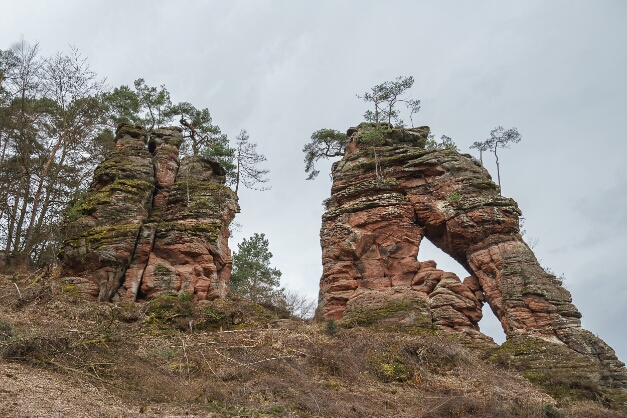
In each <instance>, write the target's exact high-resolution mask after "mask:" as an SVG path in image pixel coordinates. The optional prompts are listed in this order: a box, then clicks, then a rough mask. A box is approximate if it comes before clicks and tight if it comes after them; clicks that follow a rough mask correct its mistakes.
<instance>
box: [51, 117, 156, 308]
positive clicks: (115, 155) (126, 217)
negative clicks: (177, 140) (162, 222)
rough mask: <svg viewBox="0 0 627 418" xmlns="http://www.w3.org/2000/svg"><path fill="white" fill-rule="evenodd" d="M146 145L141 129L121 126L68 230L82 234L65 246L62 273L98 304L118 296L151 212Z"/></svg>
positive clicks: (151, 185)
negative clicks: (143, 226) (71, 278)
mask: <svg viewBox="0 0 627 418" xmlns="http://www.w3.org/2000/svg"><path fill="white" fill-rule="evenodd" d="M145 141H146V131H145V130H144V129H143V128H142V127H140V126H134V125H130V124H120V125H119V126H118V129H117V131H116V145H115V148H114V149H113V151H111V152H110V153H109V155H108V156H107V158H106V159H105V161H103V162H102V163H101V164H100V165H99V166H98V167H97V168H96V170H95V172H94V180H93V182H92V185H91V187H90V189H89V190H88V191H87V193H86V195H85V197H84V198H83V200H82V201H81V202H79V203H78V204H77V207H76V208H75V209H76V212H77V213H79V214H80V215H79V216H78V217H77V219H70V220H68V228H69V229H70V230H74V231H78V232H77V235H76V236H74V237H71V238H69V239H67V240H66V241H65V242H64V243H63V247H62V251H61V254H60V258H61V261H62V267H63V270H64V274H65V275H66V276H74V277H75V279H74V280H73V281H72V285H76V286H78V287H79V288H80V289H81V291H83V293H85V294H86V295H88V296H89V297H91V298H93V299H96V300H100V301H108V300H109V299H110V298H111V297H112V296H113V295H114V294H115V292H116V291H117V289H118V287H119V286H120V283H121V280H122V279H123V277H124V274H125V271H126V269H127V267H128V266H129V264H130V262H131V258H132V255H133V251H134V248H135V243H136V241H137V237H138V234H139V230H140V228H141V225H142V223H143V222H144V220H145V219H146V218H147V217H148V215H149V213H150V209H151V202H150V197H151V196H152V192H153V189H154V176H153V168H152V158H151V156H150V153H149V152H148V150H147V149H146V144H145Z"/></svg>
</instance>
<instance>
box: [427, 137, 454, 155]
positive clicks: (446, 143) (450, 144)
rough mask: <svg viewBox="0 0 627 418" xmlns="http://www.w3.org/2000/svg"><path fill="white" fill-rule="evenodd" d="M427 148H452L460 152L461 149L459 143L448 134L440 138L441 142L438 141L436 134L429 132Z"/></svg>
mask: <svg viewBox="0 0 627 418" xmlns="http://www.w3.org/2000/svg"><path fill="white" fill-rule="evenodd" d="M425 149H428V150H436V149H450V150H453V151H458V152H459V149H458V148H457V145H456V144H455V142H454V141H453V140H452V139H451V137H450V136H446V135H442V137H441V138H440V142H437V141H436V140H435V138H434V136H433V135H432V134H429V136H428V137H427V144H426V146H425Z"/></svg>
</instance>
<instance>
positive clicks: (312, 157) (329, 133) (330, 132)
mask: <svg viewBox="0 0 627 418" xmlns="http://www.w3.org/2000/svg"><path fill="white" fill-rule="evenodd" d="M346 145H348V137H347V136H346V134H344V133H342V132H339V131H336V130H335V129H319V130H317V131H316V132H314V133H313V134H311V142H310V143H308V144H307V145H305V146H304V147H303V152H304V153H305V172H306V173H309V176H308V177H307V180H313V179H315V178H316V177H317V176H318V174H320V171H319V170H316V168H315V166H314V165H315V163H316V161H318V160H320V159H322V158H332V157H341V156H343V155H344V152H345V148H346Z"/></svg>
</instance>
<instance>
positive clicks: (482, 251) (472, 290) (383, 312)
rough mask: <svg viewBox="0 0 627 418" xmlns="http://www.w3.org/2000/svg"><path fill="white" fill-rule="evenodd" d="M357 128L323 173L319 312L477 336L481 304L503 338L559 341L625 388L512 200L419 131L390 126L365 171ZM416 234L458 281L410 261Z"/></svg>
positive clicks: (368, 152) (462, 157)
mask: <svg viewBox="0 0 627 418" xmlns="http://www.w3.org/2000/svg"><path fill="white" fill-rule="evenodd" d="M364 129H368V128H367V126H365V125H363V126H360V127H359V128H351V129H350V130H349V131H348V135H349V136H350V138H351V142H350V143H349V146H348V147H347V152H346V155H345V156H344V158H343V159H342V160H340V161H338V162H336V163H334V165H333V169H332V175H333V186H332V190H331V197H330V198H329V199H328V200H327V201H326V205H327V211H326V212H325V214H324V215H323V217H322V220H323V221H322V229H321V233H320V236H321V245H322V251H323V253H322V261H323V275H322V278H321V282H320V297H319V307H318V314H319V315H321V316H322V317H323V318H325V319H335V320H341V321H344V322H351V321H356V322H357V323H370V322H372V321H375V320H376V321H377V322H378V323H386V322H387V323H393V324H405V325H425V324H427V325H431V326H436V327H437V328H439V329H441V330H448V331H451V332H456V333H464V334H466V335H469V336H472V337H473V338H481V335H482V334H480V333H478V330H479V327H478V322H479V320H480V319H481V307H482V305H483V303H484V302H487V303H489V305H490V307H491V308H492V310H493V312H494V313H495V315H496V316H497V318H498V319H499V320H500V321H501V324H502V326H503V329H504V331H505V333H506V335H507V336H508V338H512V337H515V336H533V337H539V338H543V339H545V340H547V341H552V342H554V343H557V344H566V345H567V346H568V347H570V348H571V349H572V350H574V351H576V352H578V353H580V354H582V355H584V356H586V357H587V358H589V359H592V360H594V361H598V362H601V363H602V365H603V368H604V370H605V371H606V372H607V373H606V375H605V376H604V377H601V380H603V379H605V380H603V381H604V382H605V383H606V384H611V385H615V386H623V387H625V386H627V374H626V373H625V369H624V367H623V366H624V365H623V363H621V362H619V361H618V359H617V358H616V356H615V354H614V351H613V350H612V349H611V348H610V347H609V346H607V345H606V344H605V343H604V342H603V341H601V340H600V339H599V338H597V337H595V336H593V335H592V334H591V333H589V332H588V331H586V330H583V329H582V328H581V324H580V320H579V318H581V314H580V313H579V312H578V311H577V308H576V307H575V306H574V305H573V304H572V300H571V295H570V293H569V292H568V291H567V290H566V289H565V288H563V287H562V286H561V283H560V281H559V280H558V279H557V278H556V277H555V276H554V275H552V274H549V273H547V272H546V271H544V269H543V268H542V267H541V266H540V264H539V263H538V261H537V259H536V257H535V256H534V254H533V252H532V251H531V249H530V248H529V247H528V246H527V244H526V243H525V242H524V241H523V239H522V237H521V235H520V231H519V216H520V215H521V211H520V210H519V208H518V205H517V204H516V202H515V201H514V200H512V199H510V198H506V197H503V196H500V194H499V190H498V186H497V185H496V184H495V183H494V182H493V181H492V179H491V177H490V175H489V173H488V172H487V170H485V169H484V168H483V167H482V166H481V164H480V163H479V162H478V161H476V160H473V159H472V157H471V156H470V155H467V154H459V153H458V152H456V151H453V150H446V149H444V150H426V149H424V148H425V147H424V145H425V142H426V138H427V135H428V133H429V128H427V127H421V128H413V129H407V130H405V129H396V128H395V129H393V130H390V131H387V132H386V134H385V135H386V139H385V145H383V146H380V147H377V150H376V152H377V160H378V167H376V165H375V164H376V163H375V158H374V153H373V150H372V148H371V147H365V146H360V144H359V140H360V138H361V135H363V132H364ZM377 172H378V173H379V176H377V174H376V173H377ZM423 238H427V239H429V240H430V241H431V242H432V243H433V244H435V245H436V246H437V247H439V248H440V249H442V250H443V251H445V252H446V253H447V254H449V255H450V256H451V257H453V258H454V259H455V260H457V261H458V262H459V263H460V264H461V265H462V266H463V267H464V268H465V269H466V270H467V271H468V272H469V276H468V277H466V278H465V279H464V280H463V281H461V280H460V279H459V278H458V277H457V276H456V275H455V274H453V273H448V272H444V271H442V270H438V269H437V268H436V265H435V263H434V262H433V261H426V262H418V261H417V254H418V251H419V246H420V242H421V240H422V239H423ZM486 338H487V337H486Z"/></svg>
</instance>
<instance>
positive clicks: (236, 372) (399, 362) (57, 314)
mask: <svg viewBox="0 0 627 418" xmlns="http://www.w3.org/2000/svg"><path fill="white" fill-rule="evenodd" d="M0 306H1V307H2V308H1V311H0V355H1V360H0V369H1V370H2V373H1V374H0V405H1V406H0V408H1V409H0V415H2V416H12V417H27V416H28V417H39V416H62V415H63V416H76V417H92V416H102V417H133V416H138V417H139V416H198V417H200V416H202V417H205V416H215V417H236V416H239V417H262V416H266V417H271V416H277V417H279V416H285V417H290V416H294V417H296V416H298V417H319V416H320V417H321V416H326V417H466V416H474V417H497V416H501V417H503V416H508V417H509V416H512V417H620V416H625V412H626V411H627V404H626V403H625V401H626V398H625V396H624V393H623V392H622V391H621V390H620V389H609V388H605V387H601V386H598V385H597V384H595V383H593V382H592V381H591V380H590V379H588V378H586V373H585V372H586V370H582V369H579V368H578V366H580V364H577V363H576V359H575V358H573V357H572V356H570V357H569V356H568V355H567V354H565V353H560V352H555V351H551V350H552V349H554V347H553V348H551V347H544V346H542V344H541V343H537V344H530V343H529V342H527V343H525V344H517V343H516V342H515V341H513V340H512V341H509V342H507V343H505V344H504V345H503V346H501V347H498V346H496V345H491V344H488V343H486V344H478V343H475V344H469V343H468V342H464V341H463V340H460V339H457V338H455V337H454V336H451V335H450V334H447V333H443V332H440V331H438V330H436V329H435V328H433V327H424V328H419V327H411V328H400V327H398V326H395V327H386V326H382V325H380V324H379V325H377V324H376V323H371V324H362V325H359V326H356V325H355V326H351V327H348V326H346V327H342V326H338V325H337V324H336V323H334V322H319V323H315V322H308V321H302V320H300V319H297V318H293V319H279V315H277V313H274V312H272V311H271V310H268V309H266V308H264V307H261V306H259V305H253V304H250V303H248V302H246V301H244V300H234V299H226V300H216V301H213V302H208V301H203V302H198V303H192V302H191V301H189V300H187V299H186V298H182V299H181V298H176V297H158V298H156V299H153V300H152V301H150V302H147V303H123V302H115V303H94V302H88V301H85V300H84V299H82V298H81V297H80V296H79V293H78V292H77V289H76V288H75V287H73V286H72V285H68V284H63V282H62V281H61V280H60V279H59V278H58V277H57V276H56V275H55V274H54V272H53V273H50V274H49V273H42V272H40V273H38V274H31V275H28V274H13V275H3V276H1V277H0ZM551 346H553V345H551ZM531 358H534V359H535V360H534V361H536V362H537V360H538V358H544V359H546V360H548V362H547V365H546V367H545V368H544V369H542V370H537V369H536V370H531V369H527V368H526V365H528V363H529V359H531ZM556 358H557V359H559V363H560V366H561V369H559V370H560V373H556V372H551V371H550V370H547V367H550V366H548V364H555V362H554V360H555V359H556ZM536 364H537V363H536ZM564 366H569V367H564ZM556 370H557V369H556ZM569 371H570V375H567V374H568V372H569ZM575 375H577V378H576V379H574V378H573V376H575ZM532 382H533V383H532ZM608 408H609V409H608Z"/></svg>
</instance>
